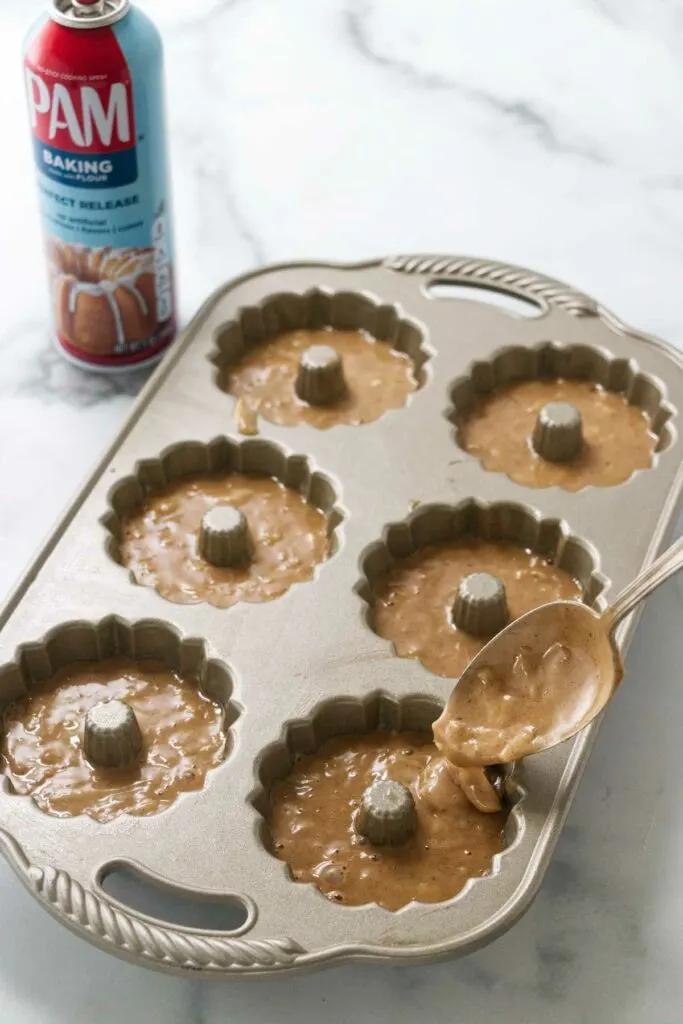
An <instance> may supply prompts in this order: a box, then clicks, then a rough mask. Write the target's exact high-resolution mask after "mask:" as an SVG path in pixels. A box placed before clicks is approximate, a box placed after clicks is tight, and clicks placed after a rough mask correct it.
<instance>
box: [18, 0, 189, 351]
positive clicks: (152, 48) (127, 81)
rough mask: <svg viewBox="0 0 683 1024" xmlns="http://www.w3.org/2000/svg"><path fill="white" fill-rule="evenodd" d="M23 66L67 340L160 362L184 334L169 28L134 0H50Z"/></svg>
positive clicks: (51, 269) (81, 347) (54, 290)
mask: <svg viewBox="0 0 683 1024" xmlns="http://www.w3.org/2000/svg"><path fill="white" fill-rule="evenodd" d="M24 73H25V76H26V92H27V97H28V108H29V116H30V123H31V131H32V133H33V147H34V154H35V162H36V166H37V172H38V189H39V193H40V202H41V212H42V220H43V229H44V235H45V250H46V259H47V264H48V273H49V280H50V289H51V293H50V294H51V303H52V312H53V320H54V331H55V337H56V340H57V343H58V345H59V347H60V348H61V350H62V351H63V353H64V354H65V355H66V356H67V357H68V358H69V359H71V360H72V361H75V362H77V363H79V364H80V365H82V366H87V367H89V368H91V369H95V370H105V371H106V370H118V369H121V368H126V367H136V366H140V365H142V364H144V363H146V362H150V361H152V360H154V359H156V358H158V357H159V355H160V354H161V352H162V351H163V349H164V348H166V346H167V345H169V344H170V342H171V341H172V340H173V335H174V332H175V308H174V307H175V301H174V298H175V297H174V286H173V238H172V231H171V215H170V207H169V182H168V174H167V168H166V140H165V126H164V102H163V56H162V45H161V39H160V36H159V33H158V31H157V29H156V28H155V27H154V25H153V24H152V23H151V21H150V20H149V19H148V18H147V17H146V16H145V15H144V14H142V13H141V12H140V11H139V10H137V9H136V8H135V7H133V6H132V5H131V3H130V0H51V3H50V7H49V10H48V12H47V13H46V14H45V15H43V17H41V18H40V19H39V21H38V22H37V24H36V25H34V27H33V29H32V30H31V32H30V33H29V37H28V39H27V42H26V47H25V53H24Z"/></svg>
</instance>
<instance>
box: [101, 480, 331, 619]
mask: <svg viewBox="0 0 683 1024" xmlns="http://www.w3.org/2000/svg"><path fill="white" fill-rule="evenodd" d="M224 505H228V506H231V507H232V508H235V509H238V510H240V511H241V513H242V514H243V516H244V519H245V520H246V529H247V531H248V546H249V552H248V554H249V557H248V558H247V559H245V561H244V562H243V563H242V564H239V565H235V566H225V567H223V566H220V565H215V564H212V563H211V562H209V561H208V560H207V559H206V558H205V557H204V556H203V555H202V553H201V550H200V545H199V538H200V531H201V527H202V520H203V518H204V516H205V514H206V513H207V512H208V511H209V510H211V509H214V508H216V507H217V506H224ZM329 554H330V538H329V524H328V521H327V517H326V516H325V514H324V513H323V512H321V511H320V510H319V509H317V508H316V507H315V506H314V505H311V504H309V503H308V502H307V501H306V499H305V498H304V497H303V496H302V495H301V494H299V492H298V491H294V490H291V489H290V488H288V487H285V486H284V485H283V484H281V483H280V482H279V481H277V480H273V479H270V478H267V477H255V476H246V475H244V474H241V473H229V474H225V473H224V474H207V475H203V476H196V477H191V478H183V479H181V480H178V481H175V482H173V483H171V484H169V485H168V486H167V487H165V488H164V489H163V490H161V491H159V492H157V493H156V494H153V495H150V497H148V498H147V500H146V501H145V502H144V504H143V505H142V506H141V507H140V508H139V509H137V510H136V511H135V512H133V513H132V514H131V515H129V516H127V517H126V518H125V519H124V520H123V522H122V530H121V541H120V558H121V561H122V562H123V564H124V565H125V566H127V567H128V568H129V569H130V570H131V572H132V573H133V577H134V579H135V581H136V582H137V583H139V584H142V585H143V586H152V587H155V589H156V590H157V591H158V592H159V593H160V594H161V595H162V597H166V598H168V599H169V600H170V601H175V602H177V603H179V604H192V603H196V602H200V601H206V602H208V603H209V604H212V605H214V606H215V607H217V608H228V607H230V606H231V605H234V604H236V603H237V602H239V601H253V602H258V601H271V600H272V599H273V598H275V597H279V596H280V595H281V594H284V593H285V592H286V591H287V590H289V588H290V587H291V586H292V584H294V583H300V582H302V581H304V580H310V579H311V578H312V577H313V574H314V572H315V569H316V566H317V565H319V564H320V563H321V562H324V561H325V559H326V558H327V557H328V555H329Z"/></svg>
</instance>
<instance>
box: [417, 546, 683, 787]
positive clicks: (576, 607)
mask: <svg viewBox="0 0 683 1024" xmlns="http://www.w3.org/2000/svg"><path fill="white" fill-rule="evenodd" d="M682 567H683V538H681V539H679V540H678V541H677V542H676V543H675V544H673V545H672V547H670V548H669V550H668V551H665V552H664V554H663V555H661V556H660V558H658V559H657V560H656V561H655V562H653V563H652V565H651V566H649V567H648V568H647V569H645V570H644V572H642V573H641V574H640V575H639V576H637V577H636V579H635V580H633V582H632V583H630V584H629V585H628V586H627V587H626V588H625V589H624V590H623V591H622V592H621V594H619V596H618V597H617V598H616V600H615V601H614V603H613V605H612V606H611V607H610V608H608V609H607V611H606V612H603V614H598V612H596V611H594V610H593V609H592V608H589V607H588V606H587V605H585V604H580V603H579V602H575V601H553V602H552V603H551V604H546V605H542V606H541V607H540V608H536V609H535V610H533V611H530V612H528V613H527V614H526V615H522V616H521V617H520V618H519V619H516V620H515V621H514V622H513V623H511V624H510V625H509V626H507V627H506V628H505V629H504V630H502V631H501V632H500V633H498V634H497V636H495V637H494V638H493V639H492V640H490V641H489V642H488V643H487V644H486V646H485V647H484V648H482V650H481V651H480V652H479V654H478V655H477V656H476V657H475V658H474V659H473V660H472V661H471V662H470V664H469V665H468V666H467V668H466V669H465V671H464V672H463V674H462V675H461V677H460V679H459V680H458V682H457V684H456V686H455V689H454V690H453V692H452V694H451V697H450V699H449V701H448V704H447V705H446V708H445V710H444V712H443V714H442V715H441V717H440V718H438V719H437V721H436V722H435V723H434V739H435V742H436V744H437V746H438V747H439V749H440V750H441V752H442V753H443V754H444V756H445V757H446V758H447V759H448V760H449V761H450V762H451V763H452V764H454V765H457V766H459V767H462V768H474V767H485V766H486V765H493V764H506V763H508V762H510V761H518V760H520V758H522V757H526V756H527V755H528V754H536V753H538V752H539V751H541V750H546V749H547V748H548V747H554V746H556V745H557V744H558V743H562V742H563V741H564V740H567V739H569V738H570V737H572V736H574V735H575V734H576V733H577V732H580V730H581V729H584V728H585V727H586V726H587V725H588V724H589V723H590V722H592V721H593V719H594V718H595V717H596V715H598V714H599V713H600V712H601V711H602V710H603V708H604V707H605V705H606V704H607V703H608V701H609V700H610V699H611V698H612V696H613V695H614V693H615V691H616V689H617V687H618V685H619V683H620V682H621V679H622V676H623V667H622V662H621V656H620V653H619V649H618V647H617V645H616V642H615V639H614V631H615V628H616V626H617V625H618V623H619V622H621V620H622V619H623V618H624V617H625V616H626V615H628V614H629V613H630V612H631V611H632V610H633V609H634V608H635V607H636V605H638V604H639V603H640V602H641V601H642V600H644V598H646V597H648V596H649V594H651V593H652V591H653V590H655V589H656V588H657V587H659V586H660V585H661V584H662V583H664V581H665V580H667V579H668V578H669V577H670V576H672V575H673V574H674V573H675V572H678V570H679V569H681V568H682Z"/></svg>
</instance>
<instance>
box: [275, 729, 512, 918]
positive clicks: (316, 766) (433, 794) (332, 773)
mask: <svg viewBox="0 0 683 1024" xmlns="http://www.w3.org/2000/svg"><path fill="white" fill-rule="evenodd" d="M380 779H394V780H396V781H397V782H402V783H403V784H404V785H405V786H407V787H408V788H409V789H410V790H411V791H412V794H413V797H414V800H415V807H416V812H417V830H416V833H415V835H413V836H412V837H411V838H410V839H408V840H407V841H406V842H405V843H403V844H402V845H400V846H393V847H385V846H381V847H380V846H373V845H372V844H371V843H369V842H368V841H367V840H366V839H364V837H362V836H361V835H359V834H358V832H357V831H356V828H355V824H354V820H355V816H356V813H357V808H358V805H359V802H360V798H361V795H362V793H363V791H364V790H365V789H366V788H367V787H368V786H369V785H371V784H372V783H373V782H376V781H378V780H380ZM505 820H506V814H505V813H504V812H503V811H500V810H498V811H497V812H494V813H490V814H482V813H480V812H479V811H478V810H476V809H475V808H474V806H473V805H472V804H471V803H470V801H469V800H468V799H467V797H466V796H465V794H464V792H463V790H462V789H461V787H460V785H458V782H457V779H456V776H454V774H453V770H452V768H451V766H450V765H449V764H448V762H446V761H445V759H444V758H442V757H440V756H439V754H438V751H437V749H436V747H435V745H434V743H433V740H432V736H431V734H430V733H416V732H401V733H397V732H391V733H390V732H375V733H370V734H368V735H365V736H343V737H337V738H335V739H332V740H330V741H328V742H327V743H325V744H324V745H323V746H322V747H321V749H320V750H319V751H318V752H317V753H316V754H313V755H309V756H307V757H304V758H302V760H301V761H299V762H298V763H297V764H296V765H295V767H294V768H293V770H292V772H291V774H290V775H289V776H288V777H287V778H286V779H285V780H284V781H283V782H281V783H279V784H278V785H277V786H276V787H275V788H274V791H273V794H272V807H271V815H270V820H269V830H270V837H271V849H272V852H273V853H274V854H275V856H276V857H278V858H279V859H280V860H283V861H286V863H287V864H288V865H289V868H290V871H291V874H292V877H293V879H294V880H295V881H297V882H311V883H313V884H314V885H316V886H317V887H318V888H319V889H320V891H321V892H323V893H325V895H327V896H329V897H330V898H331V899H333V900H336V901H337V902H338V903H343V904H346V905H347V906H357V905H360V904H364V903H379V905H380V906H382V907H385V908H386V909H387V910H398V909H399V908H400V907H403V906H405V904H406V903H410V901H411V900H419V901H421V902H424V903H438V902H441V901H443V900H448V899H450V898H451V897H453V896H455V895H456V894H457V893H458V892H460V890H461V889H462V888H463V886H464V885H465V883H466V882H467V880H468V879H469V878H476V877H479V876H481V875H485V874H487V873H488V872H489V871H490V870H491V862H492V859H493V857H494V855H495V854H496V853H499V852H500V851H501V849H502V848H503V828H504V825H505Z"/></svg>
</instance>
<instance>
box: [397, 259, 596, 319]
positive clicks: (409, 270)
mask: <svg viewBox="0 0 683 1024" xmlns="http://www.w3.org/2000/svg"><path fill="white" fill-rule="evenodd" d="M384 266H385V267H386V268H387V269H388V270H394V271H397V272H399V273H402V274H415V275H416V276H419V277H422V278H426V279H427V280H428V281H429V282H430V283H437V282H439V281H444V282H448V283H451V284H462V285H466V286H468V287H470V288H472V287H475V288H484V289H488V290H489V291H497V292H502V293H503V294H506V295H515V296H517V297H518V298H520V299H526V300H527V301H528V302H532V303H534V304H535V305H536V306H538V307H539V308H540V309H542V310H543V311H544V312H548V311H549V310H550V309H551V308H557V309H561V310H563V311H564V312H565V313H567V314H569V315H570V316H577V317H583V316H598V315H599V314H600V307H599V306H598V303H597V302H596V301H595V299H591V298H590V296H588V295H585V294H584V293H583V292H580V291H577V290H576V289H575V288H572V287H570V286H569V285H566V284H563V283H562V282H561V281H556V280H555V279H554V278H552V277H545V275H543V274H536V273H534V271H532V270H527V269H525V268H524V267H517V266H514V265H513V264H511V263H499V262H497V261H495V260H478V259H473V258H471V257H468V256H427V255H421V256H420V255H417V256H389V257H387V259H385V260H384Z"/></svg>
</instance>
